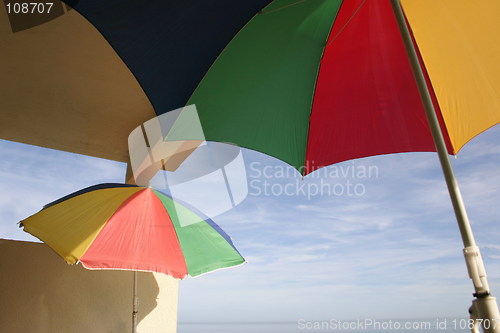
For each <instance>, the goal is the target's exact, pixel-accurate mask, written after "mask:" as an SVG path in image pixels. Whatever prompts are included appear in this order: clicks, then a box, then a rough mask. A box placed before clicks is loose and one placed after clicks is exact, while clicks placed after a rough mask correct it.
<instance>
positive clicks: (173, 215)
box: [21, 183, 245, 279]
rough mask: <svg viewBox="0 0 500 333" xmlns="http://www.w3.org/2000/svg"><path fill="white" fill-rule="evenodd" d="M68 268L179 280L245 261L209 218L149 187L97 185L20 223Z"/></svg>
mask: <svg viewBox="0 0 500 333" xmlns="http://www.w3.org/2000/svg"><path fill="white" fill-rule="evenodd" d="M21 223H22V226H23V227H24V231H26V232H28V233H30V234H32V235H33V236H35V237H37V238H39V239H40V240H42V241H43V242H44V243H45V244H47V245H48V246H50V247H51V248H52V249H53V250H54V251H55V252H56V253H57V254H59V255H60V256H61V257H63V258H64V260H66V262H68V263H69V264H75V263H77V262H81V263H82V265H83V266H84V267H85V268H88V269H121V270H135V271H148V272H159V273H164V274H168V275H171V276H173V277H175V278H178V279H182V278H184V277H185V276H186V275H188V274H189V275H190V276H197V275H200V274H204V273H208V272H211V271H213V270H216V269H220V268H227V267H232V266H236V265H241V264H243V263H244V262H245V260H244V259H243V257H242V256H241V255H240V253H239V252H238V250H237V249H236V248H235V247H234V245H233V242H232V241H231V239H230V238H229V236H228V235H227V234H226V233H225V232H224V231H223V230H222V229H221V228H220V227H219V226H218V225H217V224H215V223H214V222H213V221H212V220H210V219H207V218H203V217H202V216H201V215H200V214H199V213H196V212H194V211H193V210H191V209H189V208H187V207H186V206H185V205H184V204H181V203H178V202H175V201H173V200H172V199H171V198H170V197H167V196H166V195H164V194H163V193H161V192H159V191H157V190H153V189H151V188H144V187H140V186H135V185H125V184H113V183H110V184H99V185H94V186H90V187H87V188H84V189H82V190H80V191H77V192H75V193H72V194H69V195H67V196H65V197H63V198H61V199H59V200H56V201H54V202H52V203H50V204H48V205H46V206H45V207H44V208H43V209H42V210H41V211H40V212H38V213H36V214H34V215H32V216H30V217H28V218H27V219H25V220H23V221H22V222H21Z"/></svg>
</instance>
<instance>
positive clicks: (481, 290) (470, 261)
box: [464, 246, 490, 298]
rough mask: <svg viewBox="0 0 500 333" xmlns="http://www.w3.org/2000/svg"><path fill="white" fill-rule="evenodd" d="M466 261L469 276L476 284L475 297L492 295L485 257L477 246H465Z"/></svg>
mask: <svg viewBox="0 0 500 333" xmlns="http://www.w3.org/2000/svg"><path fill="white" fill-rule="evenodd" d="M464 257H465V263H466V265H467V271H468V273H469V277H470V278H471V279H472V283H473V284H474V289H475V291H476V292H475V293H474V294H473V295H474V297H477V298H484V297H487V296H489V295H490V287H489V285H488V281H487V279H486V269H485V268H484V263H483V258H482V257H481V252H480V251H479V248H478V247H477V246H467V247H465V248H464Z"/></svg>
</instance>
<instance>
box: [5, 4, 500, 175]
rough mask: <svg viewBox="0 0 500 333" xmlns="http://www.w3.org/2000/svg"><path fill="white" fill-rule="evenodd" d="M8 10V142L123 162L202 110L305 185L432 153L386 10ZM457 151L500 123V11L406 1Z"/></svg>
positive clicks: (221, 136)
mask: <svg viewBox="0 0 500 333" xmlns="http://www.w3.org/2000/svg"><path fill="white" fill-rule="evenodd" d="M67 2H68V3H69V4H70V5H72V6H74V9H75V10H69V11H67V12H66V13H65V14H63V15H61V16H59V17H57V18H55V19H52V20H50V21H48V22H46V23H44V24H40V25H37V26H35V27H32V28H29V29H25V30H22V31H18V32H13V31H12V29H11V27H10V26H9V24H8V22H9V20H8V19H7V18H6V13H4V12H0V15H2V16H3V17H2V18H1V19H0V22H2V23H1V26H0V45H1V51H0V75H1V76H2V80H1V83H0V112H1V113H2V122H1V124H0V138H3V139H8V140H14V141H20V142H26V143H31V144H36V145H41V146H45V147H51V148H57V149H63V150H67V151H72V152H77V153H84V154H89V155H93V156H99V157H105V158H110V159H115V160H120V161H126V160H127V149H126V142H127V140H126V139H127V135H128V134H129V133H130V131H131V130H132V129H134V128H135V127H137V126H138V125H140V124H141V123H142V122H143V121H145V120H147V119H150V118H152V117H154V116H155V115H159V114H163V113H165V112H168V111H170V110H174V109H176V108H179V107H182V106H184V105H189V104H196V107H197V110H198V113H199V116H200V120H201V123H202V127H203V130H204V134H205V137H206V139H207V140H212V141H221V142H231V143H235V144H237V145H240V146H242V147H246V148H250V149H254V150H257V151H260V152H264V153H266V154H269V155H272V156H274V157H277V158H279V159H281V160H283V161H285V162H287V163H289V164H291V165H293V166H294V167H296V168H297V169H299V170H301V171H303V173H304V174H307V173H309V172H311V171H313V170H314V169H316V168H318V167H321V166H326V165H329V164H332V163H336V162H339V161H344V160H348V159H352V158H360V157H365V156H371V155H377V154H387V153H397V152H410V151H434V150H435V148H434V144H433V141H432V137H431V134H430V131H429V127H428V125H427V122H426V118H425V114H424V111H423V106H422V103H421V101H420V97H419V94H418V90H417V87H416V84H415V80H414V78H413V76H412V72H411V68H410V63H409V61H408V58H407V55H406V53H405V49H404V46H403V42H402V38H401V36H400V33H399V30H398V27H397V24H396V20H395V18H394V14H393V12H392V8H391V5H390V1H389V0H275V1H269V0H246V1H229V0H214V1H205V0H189V1H171V0H155V1H147V2H141V1H131V0H106V1H102V0H79V1H67ZM401 3H402V6H403V10H404V13H405V15H406V18H407V22H408V25H409V27H410V30H411V32H412V34H413V36H414V41H415V45H416V46H417V49H418V51H419V54H420V56H421V62H422V67H423V69H424V71H425V73H426V75H427V80H428V86H429V89H430V91H431V94H432V96H433V98H434V102H435V108H436V111H437V113H438V118H439V119H440V121H441V125H442V129H443V133H444V136H445V140H446V143H447V146H448V151H449V153H451V154H455V153H457V152H458V151H459V150H460V148H461V147H462V146H463V145H464V144H465V143H466V142H467V141H469V140H470V139H471V138H473V137H474V136H476V135H477V134H478V133H480V132H482V131H484V130H486V129H488V128H489V127H491V126H493V125H495V124H497V123H498V122H499V120H500V89H499V87H500V62H499V61H498V54H500V20H498V18H497V16H498V13H500V2H498V1H497V0H481V1H467V0H402V1H401Z"/></svg>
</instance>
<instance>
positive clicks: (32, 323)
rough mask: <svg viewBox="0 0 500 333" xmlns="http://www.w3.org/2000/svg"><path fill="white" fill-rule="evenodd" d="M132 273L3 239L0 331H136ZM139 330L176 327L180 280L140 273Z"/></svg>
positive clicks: (0, 244)
mask: <svg viewBox="0 0 500 333" xmlns="http://www.w3.org/2000/svg"><path fill="white" fill-rule="evenodd" d="M132 286H133V273H132V272H129V271H89V270H86V269H84V268H83V267H82V266H81V265H76V266H70V265H68V264H66V262H64V260H62V259H61V258H60V257H59V256H58V255H57V254H55V253H54V252H53V251H52V250H51V249H50V248H49V247H48V246H46V245H45V244H37V243H29V242H18V241H7V240H0V332H2V333H3V332H6V333H7V332H8V333H17V332H19V333H21V332H22V333H79V332H82V333H89V332H92V333H100V332H103V333H104V332H106V333H111V332H112V333H115V332H117V333H118V332H119V333H122V332H131V313H132ZM138 289H139V291H138V295H139V324H138V332H139V333H156V332H169V333H171V332H175V331H176V321H177V296H178V281H177V280H175V279H173V278H171V277H169V276H166V275H163V274H153V273H139V286H138Z"/></svg>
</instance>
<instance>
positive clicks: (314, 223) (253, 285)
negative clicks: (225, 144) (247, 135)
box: [0, 127, 500, 322]
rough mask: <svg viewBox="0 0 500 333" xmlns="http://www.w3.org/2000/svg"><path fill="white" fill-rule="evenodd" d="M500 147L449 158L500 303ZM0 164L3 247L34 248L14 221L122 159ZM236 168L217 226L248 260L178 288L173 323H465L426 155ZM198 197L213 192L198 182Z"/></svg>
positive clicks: (449, 221) (5, 155)
mask: <svg viewBox="0 0 500 333" xmlns="http://www.w3.org/2000/svg"><path fill="white" fill-rule="evenodd" d="M499 139H500V128H498V127H495V128H493V129H491V130H489V131H487V132H486V133H484V134H482V135H480V136H479V137H477V138H476V139H474V140H472V141H471V142H470V143H469V144H468V145H466V146H465V147H464V148H463V150H462V151H461V152H460V153H459V155H458V158H456V159H455V158H452V163H453V165H454V167H455V171H456V174H457V178H458V180H459V183H460V185H461V188H462V192H463V196H464V200H465V203H466V206H467V208H468V213H469V216H470V219H471V221H472V225H473V230H474V233H475V236H476V240H477V242H478V244H479V246H480V247H481V249H482V251H483V257H484V260H485V263H486V269H487V272H488V275H489V279H490V285H491V287H492V289H493V293H495V294H497V295H500V242H499V241H498V240H499V239H500V229H499V228H498V226H497V225H498V223H499V221H498V216H500V172H499V167H498V165H499V164H500V145H498V142H499ZM0 154H1V155H2V159H1V160H0V193H1V195H0V237H1V238H8V239H23V240H32V238H30V236H29V235H26V234H24V232H23V231H22V230H20V229H18V228H17V225H16V223H17V222H18V221H19V220H21V219H23V218H25V217H27V216H29V215H31V214H33V213H35V212H37V211H38V210H39V209H40V208H41V207H42V206H43V205H44V204H45V203H48V202H50V201H52V200H54V199H57V198H59V197H61V196H63V195H65V194H68V193H70V192H72V191H75V190H77V189H80V188H82V187H85V186H89V185H93V184H95V183H100V182H123V180H124V175H125V166H124V165H123V164H121V163H116V162H111V161H106V160H102V159H95V158H90V157H86V156H80V155H75V154H69V153H63V152H59V151H53V150H48V149H42V148H38V147H33V146H27V145H23V144H18V143H12V142H7V141H0ZM244 160H245V163H246V166H247V168H246V174H247V181H248V184H249V185H250V187H249V195H248V196H247V198H246V199H245V200H244V201H243V202H242V203H241V204H240V205H238V206H237V207H236V208H234V209H232V210H230V211H228V212H226V213H224V214H222V215H220V216H217V217H216V218H214V220H215V221H216V222H217V223H218V224H219V225H220V226H221V227H222V228H223V229H224V230H225V231H226V232H227V233H229V234H230V235H231V236H232V238H233V241H234V242H235V245H236V246H237V247H238V249H239V250H240V252H241V253H242V254H243V255H244V256H245V257H246V259H247V260H248V264H246V265H244V266H241V267H237V268H233V269H228V270H222V271H217V272H214V273H212V274H208V275H204V276H202V277H199V278H195V279H185V280H183V281H181V282H180V293H179V320H180V321H183V322H190V321H191V322H192V321H297V320H299V319H306V320H328V319H332V318H340V319H352V318H389V319H390V318H409V317H413V318H415V317H442V316H466V313H467V312H466V311H467V308H468V307H469V305H470V302H471V299H472V295H471V294H472V292H473V287H472V283H471V281H470V280H469V279H468V277H467V272H466V268H465V264H464V260H463V257H462V254H461V253H462V252H461V250H462V244H461V240H460V236H459V232H458V228H457V226H456V222H455V219H454V215H453V211H452V208H451V203H450V200H449V198H448V195H447V191H446V186H445V183H444V181H443V177H442V174H441V170H440V168H439V163H438V160H437V156H436V154H433V153H410V154H395V155H386V156H378V157H370V158H365V159H359V160H355V161H348V162H344V163H340V164H337V165H335V166H331V167H328V168H327V169H322V170H319V171H318V174H312V175H310V176H308V177H306V178H305V179H304V180H302V178H301V177H300V176H299V175H298V174H297V173H295V172H291V171H290V172H285V175H283V174H282V173H281V172H282V171H283V170H288V169H286V168H287V167H286V165H285V164H284V163H282V162H280V161H278V160H276V159H274V158H271V157H267V156H264V155H262V154H259V153H255V152H251V151H244ZM264 167H267V169H266V172H267V173H266V174H263V171H264V169H263V168H264ZM352 170H354V171H355V174H352ZM363 170H372V171H371V174H366V173H365V174H363V172H362V171H363ZM343 173H345V174H343ZM349 184H350V185H349ZM301 186H302V187H301ZM355 186H356V187H355ZM299 187H301V188H302V190H299ZM266 188H267V192H265V191H266ZM285 188H286V189H287V190H288V191H287V193H282V194H281V195H278V193H279V192H280V191H284V189H285ZM318 188H323V193H317V194H315V193H314V191H315V189H318ZM328 188H330V189H333V190H332V191H330V193H327V189H328ZM348 188H351V190H352V191H351V193H350V194H349V193H347V190H348ZM354 188H356V189H357V192H356V193H354ZM197 190H198V191H201V192H202V193H206V195H207V196H209V195H210V188H209V187H208V186H207V188H202V189H200V188H198V189H197ZM272 190H274V193H273V192H272ZM342 190H343V191H344V193H343V194H342V193H340V192H341V191H342Z"/></svg>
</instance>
